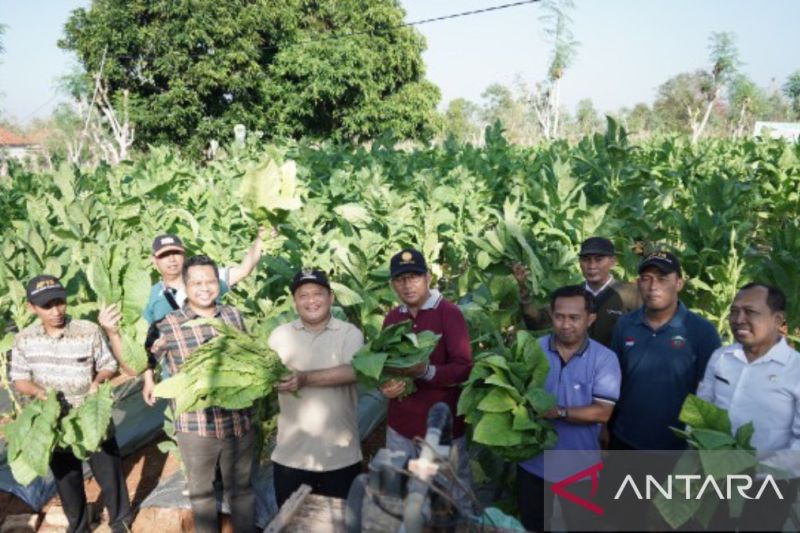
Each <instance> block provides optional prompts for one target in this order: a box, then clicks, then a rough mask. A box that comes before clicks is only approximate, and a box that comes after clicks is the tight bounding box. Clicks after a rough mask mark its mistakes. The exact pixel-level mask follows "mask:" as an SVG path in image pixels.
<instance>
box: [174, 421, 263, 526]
mask: <svg viewBox="0 0 800 533" xmlns="http://www.w3.org/2000/svg"><path fill="white" fill-rule="evenodd" d="M255 435H256V431H255V430H253V429H251V430H250V431H249V432H248V433H247V434H246V435H243V436H242V437H231V438H227V439H218V438H215V437H201V436H199V435H195V434H194V433H185V432H182V431H179V432H178V433H177V439H178V448H179V449H180V452H181V457H182V458H183V463H184V465H186V476H187V478H188V489H189V502H190V503H191V505H192V514H193V515H194V523H195V531H197V533H218V532H219V520H218V517H217V498H216V494H215V491H214V478H215V476H216V472H217V464H219V470H220V474H221V476H222V485H223V487H224V489H225V491H226V493H227V494H228V499H229V501H228V503H229V504H230V508H231V520H232V522H233V529H234V531H236V532H237V533H240V532H242V533H244V532H247V533H249V532H252V531H253V530H254V528H255V495H254V493H253V484H252V482H251V475H252V471H253V454H254V452H255Z"/></svg>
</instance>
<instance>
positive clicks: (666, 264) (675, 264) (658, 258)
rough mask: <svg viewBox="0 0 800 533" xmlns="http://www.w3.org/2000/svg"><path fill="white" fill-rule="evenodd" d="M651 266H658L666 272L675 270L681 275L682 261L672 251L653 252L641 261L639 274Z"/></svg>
mask: <svg viewBox="0 0 800 533" xmlns="http://www.w3.org/2000/svg"><path fill="white" fill-rule="evenodd" d="M649 267H656V268H657V269H659V270H660V271H661V272H663V273H664V274H671V273H673V272H675V273H677V274H678V276H679V277H680V276H681V262H680V261H678V258H677V257H675V255H673V254H671V253H670V252H653V253H651V254H650V255H648V256H647V257H645V258H644V259H642V262H641V263H639V274H641V273H642V272H644V270H645V269H646V268H649Z"/></svg>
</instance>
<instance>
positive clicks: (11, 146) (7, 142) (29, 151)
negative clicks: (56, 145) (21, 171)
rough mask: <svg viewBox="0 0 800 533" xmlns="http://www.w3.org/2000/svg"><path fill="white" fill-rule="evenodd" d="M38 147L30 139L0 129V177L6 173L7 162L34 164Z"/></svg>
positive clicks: (38, 150) (38, 151)
mask: <svg viewBox="0 0 800 533" xmlns="http://www.w3.org/2000/svg"><path fill="white" fill-rule="evenodd" d="M40 151H41V150H40V147H39V145H38V144H36V143H35V142H33V141H31V140H30V139H28V138H26V137H23V136H22V135H17V134H16V133H14V132H12V131H9V130H7V129H5V128H0V176H5V175H6V174H7V172H8V161H9V160H11V159H15V160H17V161H19V162H20V163H23V164H31V163H34V164H35V162H36V159H37V157H38V155H39V153H40Z"/></svg>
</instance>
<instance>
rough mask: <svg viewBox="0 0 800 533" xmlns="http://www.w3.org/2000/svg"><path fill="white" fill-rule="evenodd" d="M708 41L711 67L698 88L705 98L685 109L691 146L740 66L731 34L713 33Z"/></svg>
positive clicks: (700, 133) (698, 136)
mask: <svg viewBox="0 0 800 533" xmlns="http://www.w3.org/2000/svg"><path fill="white" fill-rule="evenodd" d="M709 41H710V43H709V49H710V52H711V63H712V67H711V72H710V73H709V74H708V76H707V78H706V83H704V84H703V85H701V87H700V90H701V92H702V93H703V95H704V96H705V102H704V104H703V105H700V106H697V107H690V108H688V109H687V112H688V114H689V124H690V126H691V129H692V144H694V143H696V142H697V140H698V139H700V136H701V135H703V130H705V128H706V124H708V119H709V117H710V116H711V110H712V109H713V108H714V104H716V103H717V101H718V100H719V97H720V95H721V94H722V90H723V89H724V88H725V86H726V85H727V84H728V83H729V82H730V81H731V79H732V78H733V77H734V76H735V75H736V72H737V70H738V68H739V65H740V64H741V62H740V61H739V51H738V50H737V48H736V42H735V41H736V39H735V36H734V35H733V34H732V33H730V32H721V33H717V32H714V33H712V34H711V37H710V38H709ZM703 108H705V110H704V109H703Z"/></svg>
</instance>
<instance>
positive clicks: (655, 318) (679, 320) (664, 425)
mask: <svg viewBox="0 0 800 533" xmlns="http://www.w3.org/2000/svg"><path fill="white" fill-rule="evenodd" d="M637 283H638V286H639V292H640V293H641V296H642V300H644V306H642V308H640V309H638V310H636V311H634V312H632V313H629V314H627V315H625V316H623V317H622V318H620V319H619V321H618V322H617V325H616V328H615V329H614V338H613V340H612V343H611V349H612V350H614V351H615V352H616V353H617V356H618V357H619V360H620V367H621V369H622V388H621V390H620V398H619V401H618V402H617V407H616V411H615V413H614V418H613V420H612V423H611V448H612V449H618V450H630V449H634V450H676V449H677V450H679V449H683V448H685V445H686V443H685V441H683V440H682V439H680V438H679V437H677V436H676V435H675V434H674V433H673V432H672V430H670V427H677V428H682V427H683V424H682V423H681V422H680V421H679V420H678V415H679V413H680V410H681V406H682V405H683V401H684V400H685V399H686V396H687V395H688V394H694V393H695V392H696V391H697V386H698V384H699V383H700V380H702V379H703V374H704V372H705V370H706V365H707V364H708V360H709V358H710V357H711V354H712V353H713V352H714V350H716V349H717V348H719V347H720V338H719V334H718V333H717V330H716V329H715V328H714V326H713V325H712V324H711V322H709V321H708V320H706V319H704V318H702V317H700V316H699V315H697V314H695V313H693V312H691V311H689V310H688V309H687V308H686V306H685V305H683V303H682V302H681V301H680V300H679V299H678V294H679V293H680V291H681V290H682V289H683V277H682V272H681V265H680V262H679V261H678V258H677V257H676V256H675V255H673V254H672V253H670V252H654V253H652V254H650V255H648V256H647V257H645V258H644V260H643V261H642V262H641V264H640V265H639V279H638V282H637Z"/></svg>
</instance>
